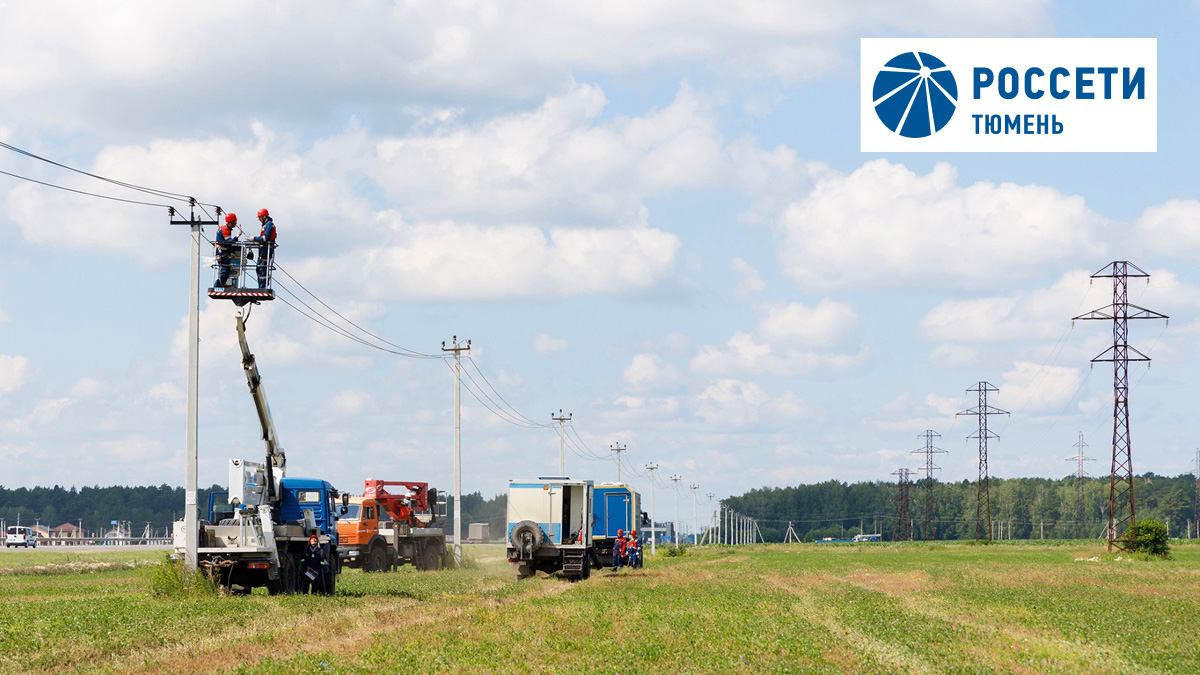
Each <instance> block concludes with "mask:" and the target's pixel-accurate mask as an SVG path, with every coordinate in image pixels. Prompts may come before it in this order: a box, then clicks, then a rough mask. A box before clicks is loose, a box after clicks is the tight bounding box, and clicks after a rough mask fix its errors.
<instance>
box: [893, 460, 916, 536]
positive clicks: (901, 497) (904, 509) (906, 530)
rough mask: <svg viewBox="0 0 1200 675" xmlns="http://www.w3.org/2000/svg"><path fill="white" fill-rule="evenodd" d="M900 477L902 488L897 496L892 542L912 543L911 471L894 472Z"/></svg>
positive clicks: (898, 470) (904, 469)
mask: <svg viewBox="0 0 1200 675" xmlns="http://www.w3.org/2000/svg"><path fill="white" fill-rule="evenodd" d="M892 475H893V476H899V477H900V480H899V481H898V483H897V486H898V487H899V488H900V492H899V494H897V495H896V527H895V529H893V530H892V541H912V519H911V518H910V517H909V515H908V478H909V476H911V475H912V470H911V469H906V468H900V469H897V470H895V471H893V472H892Z"/></svg>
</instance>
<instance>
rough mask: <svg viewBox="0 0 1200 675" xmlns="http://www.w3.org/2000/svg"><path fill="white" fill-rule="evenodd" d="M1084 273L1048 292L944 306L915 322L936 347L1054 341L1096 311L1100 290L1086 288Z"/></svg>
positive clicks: (1101, 302) (1072, 274) (1070, 276)
mask: <svg viewBox="0 0 1200 675" xmlns="http://www.w3.org/2000/svg"><path fill="white" fill-rule="evenodd" d="M1089 281H1090V280H1089V279H1088V273H1087V272H1084V271H1083V270H1075V271H1072V272H1068V273H1066V274H1064V275H1063V276H1061V277H1060V278H1059V280H1058V281H1056V282H1055V283H1054V284H1053V285H1051V286H1050V288H1048V289H1037V290H1034V291H1027V292H1020V293H1016V294H1013V295H1009V296H994V297H986V298H977V299H971V300H946V301H945V302H943V303H941V304H940V305H938V306H937V307H934V308H933V309H931V310H929V312H928V313H927V314H926V315H925V316H924V317H923V318H922V319H921V335H922V337H924V338H925V339H927V340H933V341H941V342H1007V341H1013V340H1030V339H1043V340H1045V339H1057V338H1058V337H1060V336H1061V335H1062V334H1063V332H1064V331H1066V330H1067V329H1069V328H1070V326H1071V318H1072V317H1074V316H1075V315H1077V314H1081V313H1083V312H1084V311H1086V310H1088V309H1091V307H1090V306H1086V303H1091V302H1095V304H1096V306H1102V305H1104V304H1105V303H1106V302H1111V299H1108V300H1106V299H1105V295H1104V292H1103V290H1102V289H1099V290H1098V289H1096V288H1095V287H1094V286H1093V284H1091V283H1089Z"/></svg>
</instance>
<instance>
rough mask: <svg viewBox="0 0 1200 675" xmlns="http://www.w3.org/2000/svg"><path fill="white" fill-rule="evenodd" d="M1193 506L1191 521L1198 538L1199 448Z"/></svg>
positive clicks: (1199, 495)
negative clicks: (1193, 511)
mask: <svg viewBox="0 0 1200 675" xmlns="http://www.w3.org/2000/svg"><path fill="white" fill-rule="evenodd" d="M1193 508H1194V509H1195V513H1194V514H1192V523H1194V524H1195V525H1196V537H1197V538H1200V449H1197V450H1196V496H1195V499H1194V505H1193ZM1190 536H1191V535H1189V537H1190Z"/></svg>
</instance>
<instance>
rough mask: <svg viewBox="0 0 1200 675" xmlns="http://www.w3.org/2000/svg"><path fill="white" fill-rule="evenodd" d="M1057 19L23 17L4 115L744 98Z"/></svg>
mask: <svg viewBox="0 0 1200 675" xmlns="http://www.w3.org/2000/svg"><path fill="white" fill-rule="evenodd" d="M1045 4H1046V3H1045V2H1044V1H1043V0H1022V1H1018V2H1008V3H996V2H990V3H947V2H945V1H944V0H925V1H924V2H917V3H905V4H904V5H898V4H896V3H892V2H884V1H882V0H875V1H872V2H858V3H853V4H839V3H833V4H830V3H826V2H818V1H817V0H807V1H803V2H766V3H764V2H760V1H758V0H739V1H737V2H717V1H716V0H705V1H702V2H695V1H691V2H689V1H686V0H668V1H666V2H656V3H642V2H632V1H629V0H623V1H621V2H615V3H605V4H603V5H592V4H589V3H566V4H564V3H556V2H551V1H550V0H540V1H535V2H529V3H522V4H505V5H495V4H493V3H490V2H486V0H467V1H465V2H460V3H455V4H453V5H449V4H446V3H439V2H411V3H404V4H401V5H397V4H395V3H392V2H387V1H385V0H367V1H365V2H358V3H355V4H354V5H353V6H343V5H338V6H332V5H329V4H328V3H324V2H319V1H317V0H308V1H301V2H289V3H283V4H279V3H271V2H266V1H265V0H261V1H259V2H211V3H202V4H197V3H188V2H183V1H182V0H173V1H161V0H158V1H156V0H141V1H140V2H129V3H125V4H122V6H121V8H120V9H119V10H118V11H113V9H112V8H111V7H106V6H100V5H92V4H84V5H79V4H77V3H70V2H63V1H59V2H55V1H52V0H51V1H46V2H38V3H15V4H12V5H10V6H7V7H6V8H5V21H4V22H3V24H2V25H0V91H3V92H5V95H4V96H3V97H0V108H5V107H10V106H11V107H15V106H17V105H20V103H22V102H23V103H24V109H26V110H28V111H29V113H28V114H29V115H30V116H33V117H40V118H44V119H46V120H47V122H49V123H51V124H55V125H65V126H72V125H83V124H86V123H89V122H90V123H94V124H110V125H114V126H119V125H120V124H124V125H128V127H129V128H136V125H146V124H153V123H154V120H150V121H147V115H145V114H144V112H145V108H144V107H139V106H146V105H148V104H149V103H150V102H151V101H153V102H154V103H155V104H156V106H157V109H158V110H160V111H162V112H161V113H160V115H158V116H157V117H159V118H166V119H171V118H174V119H181V120H185V123H188V124H189V125H192V126H194V125H195V124H196V123H198V122H203V123H208V124H213V123H214V121H213V120H214V117H215V116H216V115H215V114H214V112H213V110H212V109H211V107H208V108H205V107H204V106H195V105H193V104H194V101H195V93H196V92H206V91H220V92H221V95H222V96H221V98H222V101H223V102H237V103H238V104H237V105H226V106H222V107H223V108H227V109H228V111H227V112H226V113H225V114H226V115H227V116H228V115H237V114H242V115H248V116H254V115H256V114H258V111H259V110H261V109H262V108H263V107H265V106H267V105H268V104H274V105H279V106H282V107H283V108H284V109H285V110H287V111H288V113H287V114H288V115H289V116H290V117H292V118H296V117H313V116H317V117H322V118H323V117H325V116H331V115H333V114H336V113H337V112H338V111H339V110H340V108H339V107H338V106H335V105H334V103H333V102H332V101H331V100H330V98H331V96H336V97H338V98H340V99H344V100H349V101H351V102H353V103H354V104H356V105H358V106H364V107H376V108H379V109H380V110H388V109H394V108H398V107H401V106H404V105H411V104H412V102H413V101H414V100H422V99H435V100H437V99H447V98H450V99H456V98H463V97H468V96H488V97H502V98H504V99H507V100H511V99H513V98H524V99H527V98H529V97H531V96H533V95H536V94H535V92H538V91H542V90H544V89H545V88H546V87H547V85H548V84H550V83H553V82H558V81H561V79H562V78H563V77H564V76H566V75H567V74H568V73H571V72H607V73H612V74H618V75H619V74H624V73H630V74H633V73H645V72H653V71H654V69H657V68H662V67H664V66H666V67H675V68H682V67H685V66H688V65H690V64H695V65H696V67H698V69H700V70H701V71H706V72H707V73H708V74H711V75H713V76H715V77H717V78H719V79H720V80H723V81H726V82H729V83H731V84H738V83H741V82H743V81H747V80H748V81H763V80H767V81H772V80H778V81H783V82H795V81H800V80H808V79H812V78H816V77H820V76H822V75H823V74H826V73H828V72H829V71H830V70H831V69H835V68H836V69H843V70H849V69H851V68H852V67H853V63H854V58H853V54H854V52H853V51H852V49H851V48H849V45H850V44H853V45H854V46H855V47H856V46H857V40H853V41H851V40H847V39H845V38H847V37H851V38H857V37H859V36H860V35H864V34H911V33H916V34H923V35H943V34H947V33H953V34H971V35H981V36H995V35H1013V34H1018V35H1028V34H1031V33H1033V34H1038V33H1041V32H1044V31H1046V30H1047V29H1048V25H1049V21H1048V19H1047V14H1046V11H1045ZM169 25H178V26H187V27H188V30H190V31H193V32H194V33H195V34H197V35H205V36H208V38H207V39H206V40H205V41H204V43H203V44H200V43H197V42H194V41H187V40H179V39H178V38H177V36H176V35H174V34H172V33H171V32H170V31H164V30H162V29H161V28H162V27H163V26H169ZM330 55H336V58H332V57H331V56H330ZM231 74H237V77H231V76H230V75H231ZM112 91H120V92H122V95H121V96H112V95H111V92H112ZM6 117H9V116H6ZM89 118H91V120H95V121H94V122H93V121H91V120H90V119H89ZM160 123H161V122H160Z"/></svg>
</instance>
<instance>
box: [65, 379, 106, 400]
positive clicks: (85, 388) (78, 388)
mask: <svg viewBox="0 0 1200 675" xmlns="http://www.w3.org/2000/svg"><path fill="white" fill-rule="evenodd" d="M103 391H104V387H103V386H102V385H101V384H100V383H99V382H97V381H96V380H93V379H92V378H90V377H83V378H80V379H79V380H77V381H76V382H75V384H74V385H72V386H71V396H74V397H76V398H91V397H93V396H98V395H100V393H101V392H103Z"/></svg>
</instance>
